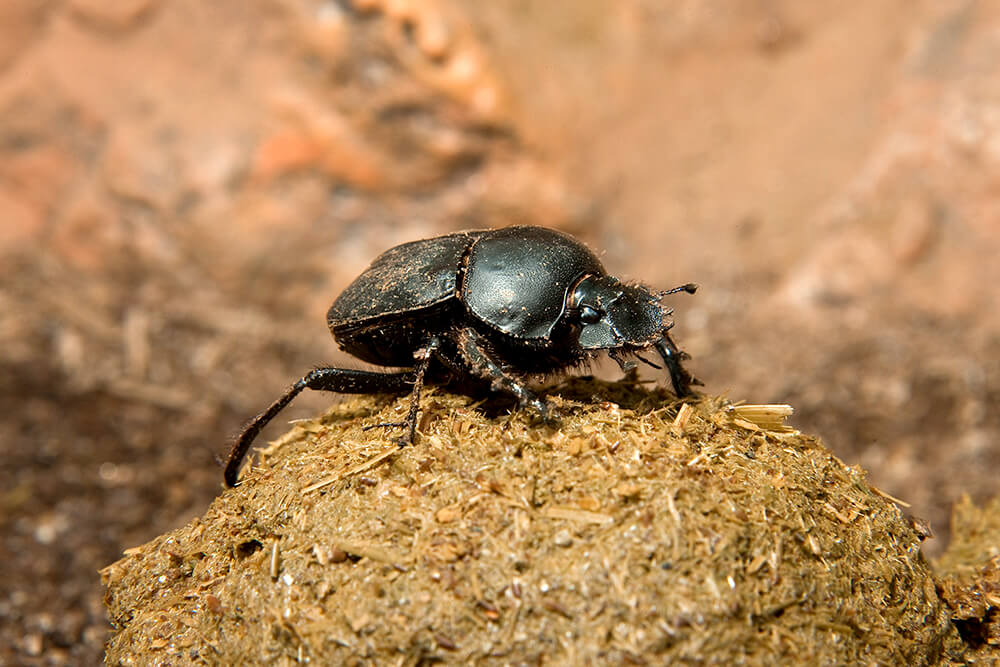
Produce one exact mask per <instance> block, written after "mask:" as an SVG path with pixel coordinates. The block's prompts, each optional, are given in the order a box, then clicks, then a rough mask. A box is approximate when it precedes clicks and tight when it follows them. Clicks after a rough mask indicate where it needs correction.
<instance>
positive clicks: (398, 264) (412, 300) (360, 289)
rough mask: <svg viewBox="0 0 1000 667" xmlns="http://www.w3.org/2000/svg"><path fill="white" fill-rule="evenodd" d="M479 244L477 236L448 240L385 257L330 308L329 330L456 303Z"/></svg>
mask: <svg viewBox="0 0 1000 667" xmlns="http://www.w3.org/2000/svg"><path fill="white" fill-rule="evenodd" d="M475 238H476V234H475V233H465V232H463V233H458V234H449V235H448V236H439V237H437V238H433V239H425V240H422V241H413V242H412V243H404V244H403V245H400V246H396V247H395V248H391V249H389V250H387V251H385V252H384V253H382V254H381V255H379V256H378V257H377V258H376V259H375V261H373V262H372V264H371V266H369V267H368V268H367V269H365V271H364V272H363V273H362V274H361V275H360V276H358V277H357V278H356V279H355V280H354V282H352V283H351V284H350V285H348V287H347V289H345V290H344V291H343V293H342V294H341V295H340V296H339V297H337V300H336V301H334V302H333V305H332V306H330V310H329V311H327V314H326V322H327V325H328V326H329V327H330V330H331V331H333V330H334V329H335V328H340V327H344V326H347V327H357V326H359V325H364V324H365V323H366V322H367V321H368V320H373V319H379V320H385V319H387V318H391V317H393V316H394V315H403V314H406V313H412V312H415V311H418V310H421V309H423V308H427V307H428V306H433V305H434V304H437V303H440V302H442V301H446V300H448V299H450V298H452V297H454V296H455V290H456V288H457V283H458V272H459V267H460V266H461V265H462V258H463V257H464V256H465V252H466V250H467V249H468V248H469V246H470V245H471V244H472V242H473V240H474V239H475Z"/></svg>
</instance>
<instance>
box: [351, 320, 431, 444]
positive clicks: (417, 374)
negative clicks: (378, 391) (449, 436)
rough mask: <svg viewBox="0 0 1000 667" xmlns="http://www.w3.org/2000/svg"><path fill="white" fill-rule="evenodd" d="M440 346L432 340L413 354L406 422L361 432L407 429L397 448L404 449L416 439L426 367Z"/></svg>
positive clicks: (371, 427) (376, 425)
mask: <svg viewBox="0 0 1000 667" xmlns="http://www.w3.org/2000/svg"><path fill="white" fill-rule="evenodd" d="M440 346H441V341H440V340H438V339H437V338H432V339H431V340H430V341H428V343H427V345H425V346H424V347H422V348H420V349H419V350H417V351H416V352H414V353H413V360H414V361H415V362H416V363H415V364H414V365H413V370H414V378H413V389H412V390H411V391H410V411H409V413H407V415H406V421H401V422H382V423H381V424H372V425H371V426H366V427H365V428H364V429H363V430H365V431H367V430H369V429H373V428H399V427H408V429H409V432H408V433H407V437H405V438H400V439H399V446H400V447H405V446H406V445H412V444H413V440H414V439H415V438H416V437H417V414H418V413H419V412H420V390H421V389H423V387H424V375H425V374H426V373H427V367H428V366H429V365H430V363H431V358H432V357H433V356H434V353H435V352H436V351H437V349H438V348H439V347H440Z"/></svg>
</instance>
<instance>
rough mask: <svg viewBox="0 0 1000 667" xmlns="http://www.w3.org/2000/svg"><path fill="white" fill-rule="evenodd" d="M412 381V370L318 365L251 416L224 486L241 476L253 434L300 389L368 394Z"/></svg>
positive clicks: (400, 387) (399, 388) (232, 454)
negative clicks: (396, 371) (262, 410)
mask: <svg viewBox="0 0 1000 667" xmlns="http://www.w3.org/2000/svg"><path fill="white" fill-rule="evenodd" d="M412 381H413V372H412V371H406V372H402V373H376V372H372V371H361V370H354V369H350V368H317V369H315V370H312V371H310V372H309V373H307V374H306V375H305V376H304V377H303V378H302V379H300V380H299V381H298V382H296V383H295V384H293V385H292V386H291V387H289V388H288V391H286V392H285V393H284V394H283V395H282V396H281V397H280V398H279V399H278V400H276V401H275V402H274V403H272V404H271V406H270V407H269V408H268V409H267V410H265V411H264V412H262V413H260V414H259V415H257V416H256V417H254V418H253V421H251V422H250V423H249V424H248V425H247V427H246V428H245V429H244V430H243V433H241V434H240V437H239V439H238V440H237V441H236V444H235V445H233V449H232V451H230V452H229V460H228V462H227V463H226V472H225V480H226V485H227V486H236V484H237V482H238V481H239V476H240V464H242V463H243V458H244V457H245V456H246V454H247V452H248V451H249V450H250V445H251V444H253V441H254V438H256V437H257V435H258V434H259V433H260V432H261V429H263V428H264V427H265V426H267V424H268V422H270V421H271V420H272V419H274V418H275V417H276V416H277V414H278V413H279V412H281V411H282V410H283V409H284V408H285V406H287V405H288V404H289V403H291V402H292V399H293V398H295V397H296V396H298V395H299V394H300V393H301V392H302V390H303V389H315V390H318V391H333V392H337V393H340V394H368V393H379V392H392V393H395V392H403V391H406V390H407V389H408V388H409V385H410V383H411V382H412Z"/></svg>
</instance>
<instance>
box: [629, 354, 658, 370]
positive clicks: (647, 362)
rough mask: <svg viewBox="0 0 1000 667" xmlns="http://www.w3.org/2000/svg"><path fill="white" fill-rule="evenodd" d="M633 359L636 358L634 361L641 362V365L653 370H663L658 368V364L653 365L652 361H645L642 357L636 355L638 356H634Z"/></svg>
mask: <svg viewBox="0 0 1000 667" xmlns="http://www.w3.org/2000/svg"><path fill="white" fill-rule="evenodd" d="M635 358H636V359H638V360H639V361H641V362H642V363H644V364H646V365H647V366H650V367H652V368H655V369H656V370H660V369H662V368H663V366H660V365H659V364H654V363H653V362H652V361H650V360H649V359H646V358H645V357H643V356H640V355H638V354H636V355H635Z"/></svg>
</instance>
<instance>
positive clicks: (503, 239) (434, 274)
mask: <svg viewBox="0 0 1000 667" xmlns="http://www.w3.org/2000/svg"><path fill="white" fill-rule="evenodd" d="M696 289H697V286H696V285H694V284H692V283H688V284H686V285H681V286H680V287H675V288H674V289H671V290H666V291H662V292H654V291H651V290H650V289H648V288H646V287H644V286H642V285H636V284H627V283H623V282H621V281H620V280H618V279H617V278H615V277H613V276H609V275H608V274H607V272H606V271H605V270H604V267H603V266H602V265H601V262H600V260H599V259H598V258H597V256H596V255H594V253H593V252H591V251H590V250H589V249H588V248H587V247H586V246H584V245H583V244H582V243H580V242H579V241H577V240H576V239H574V238H573V237H571V236H569V235H567V234H564V233H562V232H557V231H555V230H552V229H546V228H544V227H533V226H517V227H506V228H503V229H498V230H482V231H468V232H457V233H454V234H447V235H445V236H438V237H435V238H430V239H425V240H422V241H413V242H410V243H404V244H402V245H398V246H396V247H394V248H391V249H389V250H387V251H386V252H384V253H383V254H382V255H380V256H379V257H377V258H376V259H375V261H374V262H372V264H371V266H369V267H368V269H366V270H365V271H364V272H363V273H362V274H361V275H360V276H358V277H357V278H356V279H355V280H354V282H353V283H351V284H350V285H349V286H348V287H347V289H345V290H344V292H343V293H342V294H341V295H340V296H339V297H337V299H336V300H335V301H334V302H333V305H332V306H331V307H330V310H329V312H328V313H327V324H328V325H329V327H330V331H331V332H332V333H333V337H334V338H335V339H336V341H337V343H338V344H339V345H340V347H341V349H343V350H344V351H345V352H348V353H349V354H351V355H353V356H355V357H357V358H359V359H361V360H363V361H367V362H369V363H372V364H376V365H378V366H384V367H395V368H405V369H408V370H402V371H395V372H376V371H366V370H356V369H349V368H329V367H327V368H317V369H315V370H313V371H310V372H309V373H307V374H306V375H305V376H304V377H303V378H302V379H300V380H299V381H298V382H296V383H295V384H294V385H292V386H291V387H290V388H289V389H288V390H287V391H286V392H285V393H284V395H282V396H281V397H280V398H279V399H278V400H276V401H275V402H274V403H272V404H271V406H270V407H269V408H268V409H267V410H265V411H264V412H262V413H261V414H259V415H257V416H256V417H255V418H254V419H253V420H252V421H251V422H250V423H249V425H248V426H247V427H246V428H245V429H244V431H243V433H242V434H241V435H240V437H239V439H238V440H237V442H236V444H235V445H234V446H233V449H232V452H231V453H230V455H229V461H228V462H227V464H226V471H225V480H226V484H227V485H229V486H236V484H237V481H238V478H239V471H240V465H241V463H242V461H243V458H244V456H246V453H247V451H248V450H249V449H250V445H251V443H252V442H253V440H254V438H255V437H256V436H257V434H258V433H259V432H260V430H261V429H262V428H264V426H265V425H267V423H268V422H270V421H271V420H272V419H273V418H274V417H275V415H277V414H278V413H279V412H280V411H281V410H282V409H283V408H284V407H285V406H286V405H288V403H290V402H291V400H292V399H293V398H295V396H297V395H298V394H299V393H300V392H301V391H302V390H303V389H306V388H308V389H316V390H320V391H331V392H338V393H342V394H363V393H375V392H406V391H409V393H410V409H409V413H408V415H407V418H406V421H403V422H398V423H388V424H378V425H377V426H383V427H401V428H405V429H406V432H405V435H404V436H403V437H402V438H401V439H400V446H402V445H405V444H407V443H412V442H413V439H414V437H415V435H416V433H415V432H416V426H417V413H418V410H419V406H420V390H421V388H422V387H423V385H424V384H425V383H429V384H449V383H450V384H456V385H458V386H459V388H460V389H461V390H463V391H466V392H469V391H471V390H472V389H473V388H475V387H477V386H479V387H482V386H486V387H489V388H490V389H492V390H494V391H497V392H501V393H506V394H508V395H511V396H513V397H514V398H516V399H517V401H518V404H519V406H522V407H523V406H526V405H530V406H531V407H533V408H534V409H535V410H536V411H537V412H538V413H539V414H540V415H541V416H542V417H543V418H546V419H549V418H550V417H551V416H552V414H553V413H552V410H551V408H550V407H549V404H548V403H547V402H546V401H545V400H544V399H542V398H540V397H538V396H537V395H536V394H534V393H533V392H532V391H531V390H530V389H528V387H527V386H526V384H525V380H526V378H528V377H530V376H532V375H541V374H546V373H553V372H557V371H563V370H566V369H569V368H572V367H575V366H579V365H581V364H583V363H584V362H586V361H587V360H588V359H591V358H593V357H595V356H596V355H597V354H598V353H599V352H600V351H602V350H604V351H607V352H608V354H609V356H610V357H611V358H612V359H614V360H615V361H616V362H618V365H619V366H621V368H622V370H628V369H630V368H633V367H634V366H635V364H634V362H631V361H627V357H628V356H629V355H633V356H636V357H637V358H638V359H640V360H641V361H643V362H645V363H647V364H649V365H651V366H653V367H655V368H660V366H658V365H656V364H654V363H653V362H651V361H648V360H646V359H644V358H643V357H641V356H639V353H640V352H642V351H643V350H647V349H649V348H654V349H655V350H656V351H657V352H658V353H659V355H660V357H661V358H662V359H663V362H664V364H665V365H666V367H667V370H668V371H669V373H670V380H671V382H672V383H673V388H674V393H676V394H677V396H678V397H683V396H687V395H689V394H690V393H691V385H692V384H697V380H695V379H694V378H692V377H691V376H690V375H689V374H688V372H687V371H686V370H685V369H684V367H683V366H682V365H681V361H682V360H683V359H686V358H687V355H686V354H685V353H684V352H681V351H680V350H679V349H678V348H677V346H676V345H675V344H674V342H673V340H671V338H670V336H669V334H668V331H669V330H670V328H671V327H672V326H673V322H672V321H668V319H667V318H668V317H669V316H670V315H671V313H672V312H673V309H668V308H664V307H663V306H662V305H661V304H660V300H661V299H662V298H663V297H664V296H666V295H668V294H673V293H675V292H681V291H683V292H688V293H691V294H693V293H694V291H695V290H696Z"/></svg>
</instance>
